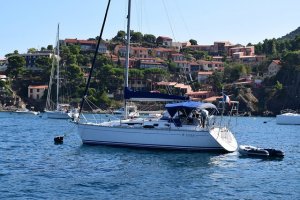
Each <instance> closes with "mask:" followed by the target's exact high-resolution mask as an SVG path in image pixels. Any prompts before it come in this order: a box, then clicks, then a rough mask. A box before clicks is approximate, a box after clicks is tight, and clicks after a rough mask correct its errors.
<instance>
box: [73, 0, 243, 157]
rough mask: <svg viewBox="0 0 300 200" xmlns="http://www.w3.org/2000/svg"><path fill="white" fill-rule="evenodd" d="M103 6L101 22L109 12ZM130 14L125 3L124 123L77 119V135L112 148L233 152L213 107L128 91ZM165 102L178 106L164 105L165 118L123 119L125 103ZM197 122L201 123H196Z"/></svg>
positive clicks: (229, 135) (231, 137)
mask: <svg viewBox="0 0 300 200" xmlns="http://www.w3.org/2000/svg"><path fill="white" fill-rule="evenodd" d="M109 4H110V1H109V3H108V5H107V10H106V14H105V19H106V16H107V11H108V8H109ZM130 11H131V0H129V1H128V15H127V43H126V66H125V79H124V80H125V83H124V86H125V87H124V110H125V112H124V113H125V119H118V120H113V121H105V122H103V121H98V122H97V121H96V122H95V121H89V120H88V119H87V118H86V117H85V116H83V115H80V116H79V118H78V119H77V122H76V123H77V127H78V133H79V135H80V137H81V140H82V142H83V143H85V144H98V145H114V146H126V147H135V148H136V147H139V148H158V149H177V150H204V151H211V150H214V151H223V152H233V151H236V150H237V147H238V145H237V141H236V139H235V137H234V135H233V134H232V132H231V131H230V130H229V129H228V128H227V127H226V126H223V125H221V123H220V124H218V123H215V122H214V120H213V118H214V116H213V112H214V111H215V110H216V106H214V105H213V104H210V103H202V102H193V101H189V99H188V98H187V97H184V96H175V95H168V94H160V93H150V92H141V91H132V90H131V89H130V88H129V87H128V68H129V52H130ZM105 19H104V23H103V26H102V29H101V33H100V37H99V40H98V44H97V48H96V51H95V55H94V61H93V64H92V67H91V71H90V74H89V79H88V81H87V85H86V89H85V94H84V95H83V98H82V102H81V105H80V111H79V113H81V111H82V108H83V104H84V102H85V101H88V99H87V91H88V88H89V83H90V79H91V74H92V72H93V69H94V66H95V60H96V56H97V52H98V48H99V44H100V41H101V38H102V33H103V27H104V24H105ZM128 100H131V101H151V102H153V101H165V102H179V103H168V104H166V106H165V109H166V110H167V112H168V114H169V116H170V117H169V118H167V119H160V118H148V119H147V118H134V119H130V118H128V115H127V113H128V112H127V109H128V107H127V101H128ZM203 109H209V110H213V112H212V113H211V114H210V115H209V116H206V117H205V118H204V117H203V118H201V117H200V115H199V114H197V112H200V111H201V110H203ZM200 120H205V121H202V123H200Z"/></svg>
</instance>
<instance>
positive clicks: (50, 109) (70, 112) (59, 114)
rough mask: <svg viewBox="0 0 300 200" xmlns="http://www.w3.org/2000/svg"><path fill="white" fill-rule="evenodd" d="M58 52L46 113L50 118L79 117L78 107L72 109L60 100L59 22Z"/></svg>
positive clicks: (55, 56)
mask: <svg viewBox="0 0 300 200" xmlns="http://www.w3.org/2000/svg"><path fill="white" fill-rule="evenodd" d="M55 51H56V54H55V53H54V55H53V61H52V68H51V74H50V81H49V87H48V93H47V101H46V108H45V114H46V115H47V118H50V119H71V118H76V117H78V112H77V110H76V109H71V107H70V105H69V104H66V103H60V102H59V95H60V92H59V90H60V81H61V79H60V68H59V61H60V56H59V24H58V26H57V37H56V49H55ZM55 70H56V77H55V78H56V102H55V103H53V101H52V95H53V94H52V86H53V84H54V82H53V79H54V73H55Z"/></svg>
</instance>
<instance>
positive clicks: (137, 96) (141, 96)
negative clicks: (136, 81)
mask: <svg viewBox="0 0 300 200" xmlns="http://www.w3.org/2000/svg"><path fill="white" fill-rule="evenodd" d="M124 96H125V99H128V100H129V99H130V100H131V101H187V100H189V97H186V96H176V95H169V94H161V93H153V92H143V91H133V90H130V89H129V88H128V87H125V89H124Z"/></svg>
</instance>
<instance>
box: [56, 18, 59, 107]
mask: <svg viewBox="0 0 300 200" xmlns="http://www.w3.org/2000/svg"><path fill="white" fill-rule="evenodd" d="M56 42H57V43H56V51H57V53H56V55H57V59H56V60H57V61H56V64H57V71H56V110H59V103H58V95H59V24H58V25H57V36H56Z"/></svg>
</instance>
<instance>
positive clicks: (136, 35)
mask: <svg viewBox="0 0 300 200" xmlns="http://www.w3.org/2000/svg"><path fill="white" fill-rule="evenodd" d="M130 40H131V42H136V43H141V42H142V41H143V34H142V33H141V32H134V31H132V33H131V38H130Z"/></svg>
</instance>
